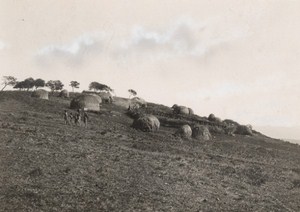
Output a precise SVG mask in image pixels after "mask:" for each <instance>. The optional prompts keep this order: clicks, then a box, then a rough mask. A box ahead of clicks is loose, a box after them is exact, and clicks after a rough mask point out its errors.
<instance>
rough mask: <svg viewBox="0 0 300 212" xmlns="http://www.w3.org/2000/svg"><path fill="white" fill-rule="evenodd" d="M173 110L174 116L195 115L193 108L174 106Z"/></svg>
mask: <svg viewBox="0 0 300 212" xmlns="http://www.w3.org/2000/svg"><path fill="white" fill-rule="evenodd" d="M172 109H173V113H174V114H185V115H192V114H194V111H193V110H192V109H191V108H188V107H186V106H179V105H177V104H175V105H173V106H172Z"/></svg>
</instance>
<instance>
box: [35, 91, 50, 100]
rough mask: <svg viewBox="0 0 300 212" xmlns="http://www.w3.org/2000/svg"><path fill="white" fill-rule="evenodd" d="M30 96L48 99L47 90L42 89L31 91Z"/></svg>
mask: <svg viewBox="0 0 300 212" xmlns="http://www.w3.org/2000/svg"><path fill="white" fill-rule="evenodd" d="M31 97H34V98H39V99H49V95H48V91H46V90H43V89H38V90H35V91H33V92H32V94H31Z"/></svg>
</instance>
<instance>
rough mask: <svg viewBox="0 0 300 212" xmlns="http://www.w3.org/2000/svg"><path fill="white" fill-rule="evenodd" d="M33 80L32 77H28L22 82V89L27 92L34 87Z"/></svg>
mask: <svg viewBox="0 0 300 212" xmlns="http://www.w3.org/2000/svg"><path fill="white" fill-rule="evenodd" d="M34 82H35V81H34V79H33V78H32V77H29V78H27V79H25V80H24V88H26V89H27V91H29V89H31V88H33V87H34Z"/></svg>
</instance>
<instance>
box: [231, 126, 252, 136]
mask: <svg viewBox="0 0 300 212" xmlns="http://www.w3.org/2000/svg"><path fill="white" fill-rule="evenodd" d="M234 133H235V134H240V135H253V132H252V129H251V127H250V126H246V125H238V126H237V127H236V130H235V131H234Z"/></svg>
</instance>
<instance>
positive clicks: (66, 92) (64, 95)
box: [59, 89, 70, 98]
mask: <svg viewBox="0 0 300 212" xmlns="http://www.w3.org/2000/svg"><path fill="white" fill-rule="evenodd" d="M59 97H63V98H69V97H70V95H69V91H68V90H66V89H65V90H62V91H61V92H60V93H59Z"/></svg>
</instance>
